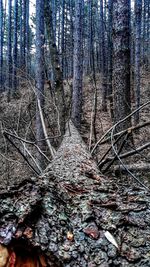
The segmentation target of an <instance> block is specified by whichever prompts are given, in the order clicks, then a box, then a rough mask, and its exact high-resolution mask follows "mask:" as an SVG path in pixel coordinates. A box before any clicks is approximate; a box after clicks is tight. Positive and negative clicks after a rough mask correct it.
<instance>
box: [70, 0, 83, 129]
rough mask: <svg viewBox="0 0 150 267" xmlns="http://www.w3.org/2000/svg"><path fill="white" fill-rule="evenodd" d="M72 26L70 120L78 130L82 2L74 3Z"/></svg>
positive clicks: (79, 120) (79, 118) (81, 61)
mask: <svg viewBox="0 0 150 267" xmlns="http://www.w3.org/2000/svg"><path fill="white" fill-rule="evenodd" d="M75 12H76V15H75V24H74V29H75V32H74V62H73V63H74V66H73V95H72V114H71V118H72V121H73V122H74V124H75V126H76V127H77V128H78V129H80V126H81V116H82V76H83V47H82V46H83V43H82V42H83V39H82V38H83V36H82V35H83V0H82V1H80V0H77V1H76V2H75Z"/></svg>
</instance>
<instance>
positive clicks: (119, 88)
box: [112, 0, 131, 131]
mask: <svg viewBox="0 0 150 267" xmlns="http://www.w3.org/2000/svg"><path fill="white" fill-rule="evenodd" d="M112 38H113V78H112V87H113V95H114V122H115V123H116V122H118V121H119V120H121V119H123V118H124V117H126V116H127V115H128V114H130V113H131V100H130V1H129V0H114V1H113V36H112ZM130 126H131V118H129V119H128V120H126V121H124V122H123V123H122V124H120V125H119V127H118V131H122V130H124V129H126V128H128V127H130Z"/></svg>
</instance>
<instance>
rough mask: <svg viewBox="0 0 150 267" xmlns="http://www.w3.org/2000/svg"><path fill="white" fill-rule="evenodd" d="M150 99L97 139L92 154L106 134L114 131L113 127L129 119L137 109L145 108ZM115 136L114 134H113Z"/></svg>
mask: <svg viewBox="0 0 150 267" xmlns="http://www.w3.org/2000/svg"><path fill="white" fill-rule="evenodd" d="M149 104H150V101H148V102H146V103H144V104H143V105H142V106H140V107H139V108H138V109H136V110H134V111H133V112H131V113H130V114H129V115H128V116H126V117H125V118H123V119H122V120H120V121H118V122H117V123H116V124H115V125H113V126H112V127H111V128H110V129H108V131H107V132H106V133H105V134H104V135H103V136H102V137H101V138H100V139H99V140H98V141H97V143H96V144H95V146H94V147H93V149H92V151H91V154H93V153H94V151H95V149H96V148H97V146H98V145H99V144H100V143H101V141H102V140H103V139H104V138H105V136H106V135H107V134H109V133H110V132H112V130H113V129H115V128H116V126H118V125H119V124H120V123H122V122H124V121H125V120H127V119H128V118H129V117H131V116H133V115H134V114H135V113H136V112H137V111H139V110H141V109H143V108H144V107H145V106H147V105H149ZM113 136H114V134H113Z"/></svg>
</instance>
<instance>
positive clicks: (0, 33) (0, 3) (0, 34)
mask: <svg viewBox="0 0 150 267" xmlns="http://www.w3.org/2000/svg"><path fill="white" fill-rule="evenodd" d="M0 10H1V12H0V91H2V86H3V72H2V68H3V1H2V0H0Z"/></svg>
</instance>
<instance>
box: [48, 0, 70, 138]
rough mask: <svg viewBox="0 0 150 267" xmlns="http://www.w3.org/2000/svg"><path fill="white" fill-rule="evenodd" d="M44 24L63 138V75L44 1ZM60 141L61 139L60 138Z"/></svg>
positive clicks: (49, 14)
mask: <svg viewBox="0 0 150 267" xmlns="http://www.w3.org/2000/svg"><path fill="white" fill-rule="evenodd" d="M44 14H45V23H46V31H47V36H48V43H49V51H50V56H51V64H52V71H53V77H54V82H53V84H52V87H53V88H52V90H53V92H52V94H53V97H54V101H55V104H56V106H57V109H58V112H59V121H58V124H59V126H60V135H61V136H63V134H64V132H65V117H66V116H65V100H64V88H63V75H62V71H61V68H60V62H59V54H58V51H57V46H56V43H55V35H54V29H53V23H52V22H53V20H52V11H51V9H50V5H49V1H48V0H45V10H44ZM60 140H62V138H60Z"/></svg>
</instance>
